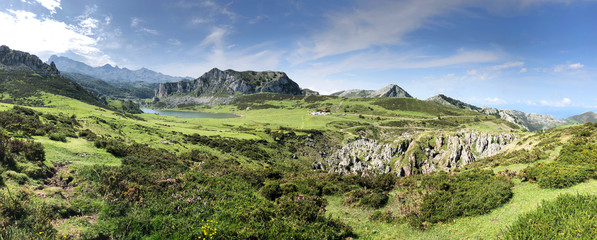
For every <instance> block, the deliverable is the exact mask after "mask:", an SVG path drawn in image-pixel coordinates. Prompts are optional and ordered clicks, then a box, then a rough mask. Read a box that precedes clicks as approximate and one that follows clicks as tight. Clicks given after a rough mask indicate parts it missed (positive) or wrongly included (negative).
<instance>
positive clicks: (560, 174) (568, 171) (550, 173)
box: [523, 162, 592, 188]
mask: <svg viewBox="0 0 597 240" xmlns="http://www.w3.org/2000/svg"><path fill="white" fill-rule="evenodd" d="M523 174H524V176H525V177H526V178H527V179H529V180H531V181H536V182H537V183H538V184H539V186H540V187H542V188H567V187H570V186H573V185H575V184H577V183H580V182H583V181H585V180H587V179H589V178H590V177H591V175H592V174H591V171H590V170H589V169H588V168H587V167H586V166H582V165H581V166H577V165H570V164H565V163H561V162H552V163H537V164H535V166H531V167H527V168H526V169H524V170H523Z"/></svg>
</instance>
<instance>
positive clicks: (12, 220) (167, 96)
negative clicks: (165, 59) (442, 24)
mask: <svg viewBox="0 0 597 240" xmlns="http://www.w3.org/2000/svg"><path fill="white" fill-rule="evenodd" d="M3 49H4V48H3ZM4 50H6V49H4ZM15 52H16V51H13V50H6V51H4V52H2V53H3V54H5V55H0V56H2V58H1V59H3V61H0V63H1V64H2V65H0V67H1V68H0V87H1V88H2V89H3V91H2V99H1V100H0V127H1V134H0V146H1V147H2V148H1V149H0V150H1V151H0V154H1V158H0V160H1V162H0V170H1V174H0V204H1V205H0V229H2V231H1V233H0V239H463V238H467V239H553V238H562V239H591V238H592V237H594V236H595V235H596V234H597V227H596V226H597V222H596V221H597V220H596V218H595V217H594V213H595V211H597V197H596V196H597V195H596V194H597V124H596V123H591V122H592V121H594V118H592V117H591V116H592V114H590V113H587V114H585V115H581V116H576V117H573V118H571V119H573V120H574V122H573V121H572V120H571V121H567V122H566V123H576V124H573V125H561V126H559V125H558V126H557V127H555V126H554V127H553V128H549V129H546V130H541V129H542V128H543V127H545V126H546V125H541V126H539V125H532V124H538V122H540V121H539V120H537V121H531V120H528V119H531V118H530V117H528V118H526V119H527V120H528V121H526V123H525V122H522V121H521V120H520V118H519V119H518V120H511V116H513V115H508V116H510V118H507V119H505V118H504V117H502V116H505V114H502V113H488V112H487V111H486V110H484V109H482V108H478V107H475V106H472V105H470V104H466V103H463V102H460V101H458V100H456V99H451V98H448V97H446V96H438V97H434V98H430V99H428V100H426V101H422V100H418V99H415V98H412V96H411V95H410V94H408V93H407V92H406V91H405V90H404V89H402V88H400V87H398V86H397V85H391V86H388V87H386V88H384V89H382V90H379V91H373V90H362V91H361V90H350V91H345V92H342V93H338V94H335V95H338V96H334V95H330V96H327V95H319V94H318V93H316V92H314V91H312V90H308V89H302V88H300V87H299V85H298V84H296V83H295V82H294V81H292V80H291V79H290V77H289V76H287V75H286V74H285V73H282V72H271V71H267V72H254V71H246V72H237V71H233V70H225V71H222V70H219V69H212V70H211V71H209V72H208V73H206V74H204V75H203V76H201V77H199V78H197V79H196V80H182V81H178V82H170V83H160V84H159V85H158V86H157V88H156V89H155V95H154V96H152V97H150V98H143V97H140V96H141V95H135V94H131V92H130V91H129V90H131V89H133V88H131V87H123V86H120V87H118V88H116V87H115V86H111V85H110V84H109V83H108V82H98V81H94V82H95V84H93V85H85V84H83V83H81V85H79V84H78V83H76V81H74V79H70V78H68V76H69V74H61V73H60V72H58V71H59V70H58V69H60V67H58V69H56V67H55V64H54V63H50V64H43V63H40V62H39V61H35V59H37V57H35V56H33V55H29V54H26V53H23V52H16V53H15ZM5 56H16V57H11V58H7V57H5ZM4 59H17V60H14V61H4ZM18 59H33V61H23V60H18ZM37 60H38V59H37ZM44 74H45V75H44ZM158 76H159V75H158ZM79 77H80V76H79ZM100 80H101V79H100ZM101 81H103V80H101ZM40 83H43V84H40ZM88 83H89V81H88ZM105 84H107V85H105ZM141 85H142V86H145V87H146V86H148V85H143V84H141ZM83 86H85V87H86V88H84V87H83ZM97 86H107V87H104V88H101V89H103V90H101V91H99V90H98V89H99V88H98V87H97ZM110 86H111V87H110ZM113 87H114V88H113ZM106 89H109V90H110V91H108V90H106ZM114 89H116V90H114ZM125 90H126V91H125ZM151 109H153V110H151ZM141 110H143V111H141ZM149 111H155V113H154V112H149ZM169 111H170V113H174V114H173V115H175V116H168V114H161V113H160V112H164V113H168V112H169ZM496 111H497V110H496ZM143 112H145V113H143ZM502 112H503V111H502ZM156 113H160V114H156ZM201 113H207V114H210V115H211V116H208V117H196V116H192V117H190V116H189V114H201ZM514 115H516V114H514ZM522 115H524V113H523V114H522ZM187 116H189V117H187ZM524 116H527V115H524ZM537 118H538V119H545V118H543V117H537ZM541 121H542V120H541ZM529 122H532V123H529ZM529 126H534V127H535V128H531V129H529ZM529 130H539V131H529ZM569 209H574V210H569ZM562 222H564V223H566V224H561V223H562Z"/></svg>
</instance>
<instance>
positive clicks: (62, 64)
mask: <svg viewBox="0 0 597 240" xmlns="http://www.w3.org/2000/svg"><path fill="white" fill-rule="evenodd" d="M51 62H54V64H55V65H56V67H57V68H58V70H60V71H61V72H73V73H80V74H85V75H88V76H91V77H94V78H98V79H101V80H104V81H107V82H110V83H131V82H147V83H163V82H175V81H180V80H182V79H185V78H184V77H174V76H169V75H165V74H162V73H159V72H156V71H153V70H149V69H147V68H141V69H138V70H130V69H128V68H119V67H118V66H115V67H113V66H112V65H110V64H106V65H104V66H101V67H91V66H89V65H87V64H85V63H82V62H79V61H75V60H72V59H70V58H68V57H59V56H56V55H52V56H51V57H50V59H48V63H51Z"/></svg>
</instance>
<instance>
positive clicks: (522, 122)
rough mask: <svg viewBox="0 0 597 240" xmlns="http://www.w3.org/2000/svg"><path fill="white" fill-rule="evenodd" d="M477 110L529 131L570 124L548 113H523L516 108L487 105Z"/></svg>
mask: <svg viewBox="0 0 597 240" xmlns="http://www.w3.org/2000/svg"><path fill="white" fill-rule="evenodd" d="M479 112H481V113H484V114H487V115H491V116H495V117H499V118H501V119H504V120H506V121H508V122H511V123H514V124H517V125H519V126H521V127H523V128H525V129H527V130H529V131H538V130H545V129H550V128H554V127H559V126H563V125H568V124H570V122H569V121H567V120H565V119H557V118H555V117H553V116H552V115H549V114H546V115H541V114H537V113H524V112H521V111H517V110H507V109H506V110H504V109H496V108H488V107H483V108H481V110H480V111H479Z"/></svg>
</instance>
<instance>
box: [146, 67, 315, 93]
mask: <svg viewBox="0 0 597 240" xmlns="http://www.w3.org/2000/svg"><path fill="white" fill-rule="evenodd" d="M260 92H272V93H281V94H292V95H302V94H303V90H302V89H301V88H300V87H299V85H298V84H297V83H295V82H294V81H292V80H291V79H290V78H288V76H287V75H286V74H285V73H283V72H272V71H265V72H253V71H246V72H236V71H233V70H226V71H222V70H219V69H217V68H214V69H212V70H210V71H209V72H207V73H205V74H203V75H202V76H201V77H199V78H197V79H195V80H191V81H186V80H185V81H179V82H175V83H162V84H160V86H159V88H158V91H157V93H156V97H158V98H160V99H165V98H168V97H172V96H173V95H177V96H174V97H178V96H189V97H205V96H217V97H222V96H230V95H233V94H235V93H242V94H252V93H260Z"/></svg>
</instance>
